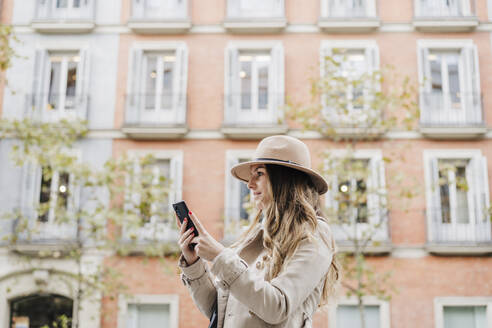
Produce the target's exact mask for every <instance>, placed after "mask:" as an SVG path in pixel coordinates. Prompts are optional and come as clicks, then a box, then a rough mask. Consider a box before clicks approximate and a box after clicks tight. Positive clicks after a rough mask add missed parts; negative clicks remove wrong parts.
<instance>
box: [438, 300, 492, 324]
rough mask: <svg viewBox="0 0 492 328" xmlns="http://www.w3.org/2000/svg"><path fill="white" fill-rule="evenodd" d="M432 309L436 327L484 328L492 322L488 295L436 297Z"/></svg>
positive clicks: (491, 307)
mask: <svg viewBox="0 0 492 328" xmlns="http://www.w3.org/2000/svg"><path fill="white" fill-rule="evenodd" d="M434 309H435V311H434V312H435V317H436V318H435V322H436V328H457V327H467V328H468V327H469V328H485V327H488V326H489V325H490V324H491V323H492V321H491V317H490V313H491V312H490V311H492V299H491V298H490V297H437V298H436V299H434Z"/></svg>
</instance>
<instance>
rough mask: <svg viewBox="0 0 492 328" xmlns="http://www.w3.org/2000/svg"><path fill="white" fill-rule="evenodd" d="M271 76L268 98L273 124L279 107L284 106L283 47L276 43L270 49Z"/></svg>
mask: <svg viewBox="0 0 492 328" xmlns="http://www.w3.org/2000/svg"><path fill="white" fill-rule="evenodd" d="M271 72H272V75H271V77H270V85H269V89H270V90H269V94H270V95H269V96H270V98H271V99H272V108H273V117H274V119H275V120H274V122H273V123H277V119H280V118H281V116H280V114H281V113H282V111H281V107H282V106H283V104H284V79H285V77H284V47H283V45H282V43H280V42H279V43H277V44H276V45H275V46H274V47H273V48H272V70H271Z"/></svg>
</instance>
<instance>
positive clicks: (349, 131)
mask: <svg viewBox="0 0 492 328" xmlns="http://www.w3.org/2000/svg"><path fill="white" fill-rule="evenodd" d="M360 61H361V54H358V53H353V52H350V51H347V50H346V49H332V52H331V53H330V54H329V55H327V56H325V57H324V63H323V64H322V65H321V66H322V67H321V72H322V74H321V77H313V78H311V79H310V85H311V88H310V91H311V92H310V93H311V102H310V103H309V104H307V105H306V104H303V103H295V102H293V101H289V102H288V106H287V109H286V112H287V117H288V118H289V119H291V120H292V121H294V122H296V123H298V124H300V126H301V127H302V130H303V131H304V130H311V131H313V130H314V131H317V132H318V133H319V134H320V135H321V136H323V137H324V138H327V139H330V140H332V141H333V142H335V143H337V144H339V145H340V146H341V149H337V150H336V151H327V152H325V153H323V154H321V159H322V162H323V163H324V165H323V167H322V171H323V173H324V175H325V177H327V178H328V180H329V183H330V190H329V192H328V193H327V206H326V208H325V215H326V216H327V219H328V220H329V221H330V223H331V225H332V228H333V231H334V233H335V236H336V238H337V239H338V240H341V241H342V243H341V244H342V245H340V246H341V247H342V248H344V249H343V250H342V253H341V255H339V259H340V261H341V262H342V267H343V273H344V274H343V280H342V286H343V287H344V288H345V290H346V294H347V296H348V297H350V296H355V297H356V298H357V300H358V308H359V312H360V318H361V324H362V327H365V312H364V296H366V295H374V296H377V297H378V298H380V299H385V300H389V299H390V298H391V293H392V292H393V291H394V287H393V286H391V283H390V276H391V272H377V271H376V270H374V269H373V268H372V267H371V266H370V265H369V263H368V262H367V261H366V256H367V254H368V253H370V248H374V247H376V248H377V246H380V245H381V243H384V242H385V241H387V240H386V239H387V237H388V234H387V222H388V214H389V212H390V209H391V206H390V205H391V201H393V203H394V202H395V200H397V199H398V200H402V199H407V200H409V199H411V198H412V197H413V196H414V195H415V192H416V190H417V189H414V187H415V186H408V185H407V186H406V187H403V186H400V187H399V189H400V190H399V192H397V193H394V194H393V197H388V192H387V189H386V182H385V177H384V169H383V167H384V165H392V164H394V163H395V161H397V160H401V158H399V157H398V156H401V153H400V154H399V153H398V150H397V149H394V147H392V148H393V149H392V150H389V151H388V153H387V154H382V153H376V154H365V155H360V153H361V150H360V149H359V148H360V147H359V146H360V145H361V144H364V143H366V142H371V141H380V140H381V139H383V138H384V136H385V134H386V133H388V132H390V131H393V130H396V129H402V128H404V129H411V128H412V127H413V124H414V122H415V121H416V118H417V117H418V114H419V109H418V105H417V101H416V99H417V87H418V86H417V85H415V84H414V83H413V82H412V81H411V80H410V79H409V78H408V77H401V76H399V75H398V74H396V71H395V69H394V68H393V67H391V66H385V67H383V68H382V69H376V68H375V67H373V68H372V69H367V68H365V69H361V67H360V65H358V63H360ZM385 143H388V141H385ZM383 144H384V143H383ZM337 148H338V147H337ZM395 150H396V151H395ZM392 152H394V153H392ZM403 179H404V176H403V175H395V176H394V177H393V181H392V185H394V186H398V184H399V182H401V181H403Z"/></svg>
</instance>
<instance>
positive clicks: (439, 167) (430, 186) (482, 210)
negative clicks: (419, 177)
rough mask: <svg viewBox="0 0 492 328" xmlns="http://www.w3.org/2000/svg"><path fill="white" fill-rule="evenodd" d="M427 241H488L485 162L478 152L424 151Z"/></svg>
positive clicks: (487, 194) (488, 225)
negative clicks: (428, 226) (428, 227)
mask: <svg viewBox="0 0 492 328" xmlns="http://www.w3.org/2000/svg"><path fill="white" fill-rule="evenodd" d="M424 163H425V165H426V171H427V173H426V180H427V213H428V214H427V217H428V222H429V225H430V229H429V233H430V235H429V236H428V237H429V240H431V241H436V242H445V241H455V242H457V241H486V240H490V238H491V237H490V221H489V220H488V216H487V209H488V207H489V191H488V174H487V161H486V158H485V157H483V156H482V155H481V153H480V151H459V150H455V151H453V150H450V151H435V150H432V151H431V150H427V151H424Z"/></svg>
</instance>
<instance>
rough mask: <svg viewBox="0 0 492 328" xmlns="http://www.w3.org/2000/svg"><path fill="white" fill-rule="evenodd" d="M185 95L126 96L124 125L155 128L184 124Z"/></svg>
mask: <svg viewBox="0 0 492 328" xmlns="http://www.w3.org/2000/svg"><path fill="white" fill-rule="evenodd" d="M186 96H187V95H186V93H161V94H156V93H134V94H128V95H126V108H125V125H126V126H141V125H148V126H152V125H154V126H156V125H184V124H185V123H186V109H187V99H186Z"/></svg>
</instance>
